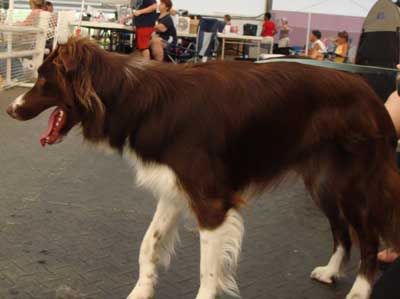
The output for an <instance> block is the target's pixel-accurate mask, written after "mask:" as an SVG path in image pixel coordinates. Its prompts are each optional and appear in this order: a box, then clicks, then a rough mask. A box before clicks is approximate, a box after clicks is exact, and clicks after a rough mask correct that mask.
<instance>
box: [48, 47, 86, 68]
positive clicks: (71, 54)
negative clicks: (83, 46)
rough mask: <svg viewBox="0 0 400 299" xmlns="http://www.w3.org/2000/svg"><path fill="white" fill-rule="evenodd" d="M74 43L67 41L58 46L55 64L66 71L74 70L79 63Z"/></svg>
mask: <svg viewBox="0 0 400 299" xmlns="http://www.w3.org/2000/svg"><path fill="white" fill-rule="evenodd" d="M78 54H79V53H78V51H77V49H76V45H75V44H74V43H71V42H69V43H67V44H65V45H61V46H60V47H59V48H58V55H57V57H56V59H55V61H54V62H55V64H56V65H58V66H59V67H62V68H63V70H64V71H65V72H66V73H70V72H73V71H75V70H76V69H77V68H78V65H79V59H80V57H79V55H78Z"/></svg>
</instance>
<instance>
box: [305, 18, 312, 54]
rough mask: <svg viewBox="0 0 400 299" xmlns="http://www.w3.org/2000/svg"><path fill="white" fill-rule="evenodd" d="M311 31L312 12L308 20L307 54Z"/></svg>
mask: <svg viewBox="0 0 400 299" xmlns="http://www.w3.org/2000/svg"><path fill="white" fill-rule="evenodd" d="M310 32H311V12H309V13H308V21H307V37H306V38H307V40H306V52H305V55H308V50H309V41H310Z"/></svg>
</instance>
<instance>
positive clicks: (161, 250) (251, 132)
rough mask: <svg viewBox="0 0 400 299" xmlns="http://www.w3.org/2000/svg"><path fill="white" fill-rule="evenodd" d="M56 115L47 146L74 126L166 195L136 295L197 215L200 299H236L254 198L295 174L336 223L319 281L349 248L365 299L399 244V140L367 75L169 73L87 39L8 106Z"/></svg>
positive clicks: (285, 67)
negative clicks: (381, 256) (224, 297)
mask: <svg viewBox="0 0 400 299" xmlns="http://www.w3.org/2000/svg"><path fill="white" fill-rule="evenodd" d="M50 107H56V109H55V111H54V112H53V113H52V115H51V117H50V120H49V128H48V131H47V132H46V133H45V134H44V135H43V136H42V138H41V143H42V144H43V145H45V144H54V143H56V142H59V141H60V140H61V137H62V136H65V135H67V133H68V132H69V131H70V130H71V128H72V127H74V126H75V125H80V126H81V127H82V132H83V137H84V139H86V140H88V141H90V142H93V143H95V144H98V145H101V146H103V147H104V146H107V147H109V148H110V149H113V150H115V151H116V152H119V153H120V154H121V155H123V156H124V157H126V158H127V159H129V160H130V161H132V162H133V164H134V165H135V168H136V169H137V180H138V182H139V183H140V184H142V185H145V186H147V187H148V188H150V189H151V190H152V191H154V193H155V195H156V196H157V198H158V199H159V201H158V206H157V211H156V213H155V215H154V218H153V220H152V222H151V225H150V227H149V229H148V231H147V233H146V235H145V237H144V240H143V243H142V245H141V250H140V257H139V263H140V275H139V280H138V282H137V284H136V286H135V288H134V289H133V291H132V292H131V294H130V295H129V297H128V298H129V299H149V298H152V297H153V296H154V287H155V285H156V282H157V266H158V265H160V264H163V265H167V264H168V263H169V261H170V257H171V255H172V253H173V252H174V243H175V241H176V239H177V224H178V222H179V219H180V217H181V216H182V214H183V213H184V212H185V211H187V210H189V211H191V212H192V213H193V215H194V216H195V217H196V219H197V222H198V226H199V232H200V241H201V265H200V271H201V282H200V289H199V292H198V295H197V297H196V298H197V299H215V298H216V296H218V295H219V294H221V293H228V294H233V295H235V294H238V287H237V284H236V281H235V269H236V266H237V262H238V257H239V253H240V249H241V243H242V238H243V233H244V228H243V220H242V217H241V216H240V214H239V211H238V210H239V208H240V206H241V205H242V204H244V203H246V201H247V200H248V198H244V194H249V192H248V191H251V192H250V193H251V194H255V193H257V192H263V191H264V190H266V189H267V188H268V187H271V186H274V185H275V184H277V183H278V182H279V181H280V179H282V177H283V176H284V175H285V174H287V173H288V172H289V171H290V172H296V173H297V174H298V175H299V176H300V177H301V178H303V180H304V182H305V185H306V187H307V189H308V190H309V191H310V193H311V195H312V197H313V198H314V200H315V202H316V203H317V204H318V206H319V207H321V209H322V210H323V212H324V213H325V214H326V216H327V217H328V219H329V222H330V224H331V227H332V234H333V239H334V252H333V256H332V258H331V259H330V261H329V263H328V264H327V265H326V266H324V267H317V268H316V269H315V270H314V271H313V272H312V274H311V277H312V278H314V279H317V280H319V281H321V282H324V283H332V281H333V279H335V278H337V277H338V276H339V272H340V269H341V266H342V265H343V263H344V262H345V261H346V259H347V258H348V256H349V253H350V248H351V244H352V240H354V239H355V238H356V239H357V242H358V244H359V246H360V251H361V264H360V270H359V274H358V277H357V279H356V282H355V284H354V286H353V288H352V290H351V291H350V293H349V295H348V296H347V298H348V299H367V298H368V297H369V296H370V292H371V285H372V283H373V279H374V275H375V272H376V266H377V260H376V254H377V250H378V246H379V245H380V241H381V240H382V241H384V242H385V244H387V245H390V246H392V247H394V248H397V249H400V176H399V173H398V171H397V167H396V161H395V149H394V148H395V145H396V142H397V140H396V134H395V130H394V127H393V124H392V122H391V119H390V117H389V115H388V113H387V112H386V109H385V108H384V106H383V104H382V103H381V101H380V99H379V98H378V97H377V96H376V95H375V93H374V92H373V91H372V90H371V89H370V88H369V87H368V85H367V84H366V83H365V82H364V81H363V80H362V79H360V78H358V77H356V76H353V75H350V74H345V73H340V72H337V71H333V70H326V69H322V68H317V67H311V66H305V65H300V64H296V63H286V62H282V63H270V64H252V63H243V62H213V63H208V64H195V65H185V66H180V65H170V64H158V63H151V62H147V63H145V62H140V61H134V60H132V58H130V57H128V56H122V55H116V54H111V53H107V52H105V51H103V50H101V49H99V48H98V47H97V46H96V45H95V44H93V43H91V42H89V41H87V40H84V39H70V40H69V41H68V43H66V44H65V45H60V46H59V47H58V48H57V50H55V51H54V52H53V53H52V54H51V55H50V56H49V57H48V58H47V59H46V60H45V62H44V63H43V65H42V66H41V67H40V69H39V77H38V80H37V82H36V84H35V86H34V87H33V88H32V89H31V90H30V91H29V92H27V93H26V94H24V95H22V96H20V97H19V98H18V99H16V100H15V101H14V103H12V104H11V105H10V107H9V108H8V113H9V114H10V115H11V116H12V117H14V118H16V119H18V120H28V119H31V118H33V117H35V116H37V115H38V114H39V113H41V112H42V111H44V110H46V109H48V108H50Z"/></svg>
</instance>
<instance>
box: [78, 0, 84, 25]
mask: <svg viewBox="0 0 400 299" xmlns="http://www.w3.org/2000/svg"><path fill="white" fill-rule="evenodd" d="M84 9H85V0H82V5H81V15H80V17H79V27H81V25H82V18H83V10H84Z"/></svg>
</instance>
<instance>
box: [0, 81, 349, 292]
mask: <svg viewBox="0 0 400 299" xmlns="http://www.w3.org/2000/svg"><path fill="white" fill-rule="evenodd" d="M22 92H23V90H21V89H13V90H9V91H7V92H2V93H0V298H1V299H25V298H37V299H50V298H51V299H53V298H56V297H57V298H63V299H64V298H68V299H69V298H74V299H75V298H80V299H83V298H85V299H89V298H92V299H122V298H125V296H126V295H127V294H128V293H129V292H130V290H131V288H132V286H133V285H134V282H135V279H136V277H137V271H138V266H137V256H138V249H139V245H140V240H141V238H142V236H143V234H144V232H145V230H146V227H147V225H148V223H149V222H150V220H151V216H152V212H153V210H154V206H155V201H154V200H153V199H152V196H151V195H150V194H149V193H147V192H146V191H143V190H140V189H137V188H135V187H134V185H133V184H132V183H133V176H132V172H131V170H130V169H129V167H128V166H127V165H126V164H125V163H124V162H123V161H122V160H121V159H120V158H119V157H118V156H105V155H104V154H102V153H99V152H97V151H96V150H93V149H91V148H89V147H87V146H85V145H83V144H82V141H81V138H80V137H79V136H77V134H74V132H72V133H71V134H70V136H69V137H68V138H67V139H66V140H65V141H64V142H63V143H62V144H59V145H56V146H53V147H49V148H46V149H42V148H41V147H40V146H39V136H40V135H41V133H42V132H43V131H44V130H45V128H46V125H47V117H48V113H44V114H43V115H42V116H41V117H39V118H37V119H35V120H33V121H30V122H26V123H19V122H17V121H14V120H11V119H9V118H8V117H7V115H6V114H5V112H4V110H5V108H6V106H7V104H8V103H9V102H10V101H11V100H12V99H13V98H15V96H16V95H18V94H20V93H22ZM244 215H245V220H246V225H247V234H246V237H245V242H244V250H243V255H242V260H241V263H240V269H239V275H238V276H239V281H240V287H241V292H242V296H243V298H244V299H251V298H263V299H264V298H268V299H275V298H276V299H292V298H293V299H302V298H304V299H305V298H307V299H308V298H309V299H313V298H315V299H321V298H324V299H339V298H340V299H343V298H344V297H345V294H346V292H347V291H348V290H349V289H350V286H351V283H352V280H353V279H354V276H355V267H354V265H355V264H356V263H357V258H353V262H352V266H350V267H349V268H350V272H349V274H348V275H347V277H345V278H344V279H343V280H341V281H340V282H339V283H337V284H336V285H334V286H324V285H321V284H319V283H317V282H314V281H311V280H310V279H309V278H308V277H309V273H310V272H311V270H312V269H313V268H314V266H316V265H320V264H324V263H325V262H326V261H327V260H328V258H329V254H330V252H331V240H330V233H329V228H328V225H327V221H326V220H325V218H324V217H323V216H322V215H321V214H320V212H319V211H318V210H317V209H316V208H315V207H314V205H313V203H312V202H311V200H310V198H309V197H308V196H307V194H306V193H305V192H304V188H303V186H302V184H301V183H300V182H298V181H296V180H293V181H289V182H286V183H285V184H284V185H283V186H281V187H280V188H278V189H277V190H275V191H274V192H272V193H270V194H266V195H265V196H263V198H262V199H261V200H259V201H256V202H254V203H253V204H252V205H251V206H250V207H248V208H246V210H245V211H244ZM184 224H185V226H186V229H183V230H182V233H181V235H182V244H181V246H179V249H178V251H177V257H176V258H175V259H174V262H173V264H172V267H171V268H170V269H169V271H168V272H166V273H165V272H161V275H160V285H159V288H158V290H157V296H156V298H161V299H168V298H174V299H181V298H182V299H193V298H194V297H195V294H196V288H197V286H198V280H199V277H198V276H199V275H198V261H199V246H198V236H197V233H196V232H195V231H194V230H193V227H194V226H193V223H192V222H191V221H186V223H184ZM68 288H72V290H74V291H76V293H75V296H73V291H69V290H68ZM57 291H58V292H57ZM56 293H57V294H56ZM68 295H69V296H70V297H68Z"/></svg>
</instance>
